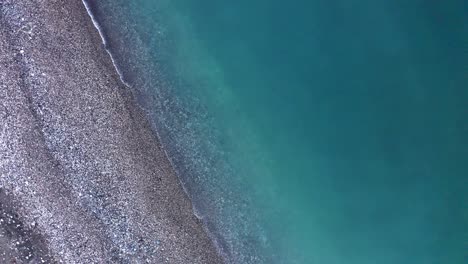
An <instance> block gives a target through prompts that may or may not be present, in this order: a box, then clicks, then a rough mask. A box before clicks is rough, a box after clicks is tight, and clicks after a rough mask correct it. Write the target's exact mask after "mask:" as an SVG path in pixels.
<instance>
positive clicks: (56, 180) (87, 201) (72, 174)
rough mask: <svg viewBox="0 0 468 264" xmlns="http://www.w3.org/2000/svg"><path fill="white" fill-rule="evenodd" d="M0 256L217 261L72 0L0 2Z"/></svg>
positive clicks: (13, 259) (3, 259) (4, 259)
mask: <svg viewBox="0 0 468 264" xmlns="http://www.w3.org/2000/svg"><path fill="white" fill-rule="evenodd" d="M0 254H1V256H0V263H41V262H42V261H43V262H44V263H55V262H63V263H174V264H178V263H184V264H191V263H194V264H195V263H222V260H221V259H220V257H219V255H218V254H217V252H216V249H215V247H214V246H213V243H212V242H211V240H210V239H209V237H208V235H207V234H206V232H205V231H204V228H203V225H202V223H201V222H200V221H199V220H198V219H197V218H196V217H195V216H194V214H193V212H192V206H191V203H190V201H189V199H188V198H187V196H186V194H185V192H184V191H183V188H182V186H181V184H180V182H179V179H178V178H177V175H176V174H175V173H174V170H173V168H172V167H171V164H170V162H169V161H168V159H167V157H166V155H165V152H164V151H163V149H162V148H161V146H160V144H159V142H158V140H157V137H156V136H155V134H154V133H153V132H152V130H151V128H150V125H149V123H148V122H147V120H146V117H145V115H144V113H143V112H142V111H140V110H139V108H138V107H137V106H136V103H135V101H134V99H133V98H132V96H131V93H130V92H129V89H128V87H126V86H125V85H124V84H122V82H121V81H120V79H119V76H118V74H117V73H116V71H115V69H114V67H113V65H112V62H111V60H110V57H109V55H108V54H107V53H106V51H105V49H104V48H103V45H102V40H101V38H100V36H99V34H98V31H97V30H96V28H95V27H94V26H93V23H92V21H91V19H90V17H89V16H88V14H87V13H86V9H85V7H84V5H83V3H82V2H81V1H79V0H67V1H59V0H21V1H18V0H0Z"/></svg>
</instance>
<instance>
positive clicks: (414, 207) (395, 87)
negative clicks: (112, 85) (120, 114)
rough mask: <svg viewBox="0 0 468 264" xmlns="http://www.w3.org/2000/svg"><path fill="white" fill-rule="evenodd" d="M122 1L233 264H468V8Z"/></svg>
mask: <svg viewBox="0 0 468 264" xmlns="http://www.w3.org/2000/svg"><path fill="white" fill-rule="evenodd" d="M104 2H106V1H104ZM117 2H119V3H120V4H118V5H117V4H115V7H116V8H117V9H118V10H121V12H123V13H126V14H127V16H123V17H120V18H119V19H121V20H124V21H125V20H127V23H130V25H125V26H123V25H124V23H122V24H121V25H115V27H119V26H120V27H125V28H130V27H134V28H135V29H136V33H132V34H134V35H132V36H138V40H139V42H138V46H137V44H136V42H135V44H134V46H133V48H134V49H142V50H145V52H146V53H145V52H143V53H142V54H146V55H142V56H143V57H144V58H143V57H139V58H138V59H140V60H141V61H142V64H144V65H145V67H147V68H146V70H147V71H150V70H149V69H150V68H151V67H153V68H157V69H158V70H157V71H156V72H158V74H159V75H158V76H156V77H157V78H156V77H155V74H152V75H151V76H152V77H154V78H155V79H158V78H159V79H164V78H165V79H167V81H166V82H164V85H161V84H160V83H159V82H157V81H154V80H153V82H151V81H145V82H141V81H140V83H145V84H142V85H140V86H145V85H147V86H148V87H147V88H145V89H142V90H145V91H144V92H142V93H143V94H147V95H153V97H154V98H156V99H154V101H149V102H146V103H143V105H144V107H146V108H147V109H148V111H149V112H152V113H153V115H152V116H153V118H154V122H155V124H156V125H155V127H156V130H160V131H159V132H160V134H161V137H162V140H163V142H165V143H166V147H167V148H168V151H169V153H170V155H171V156H172V157H173V160H174V162H175V164H176V167H177V168H178V171H179V172H180V174H181V179H182V181H183V182H184V183H185V186H186V188H187V189H188V191H189V193H190V194H191V197H192V199H193V200H194V203H195V207H196V209H197V214H199V215H200V216H202V217H204V219H205V221H206V222H207V224H208V226H209V228H210V230H212V231H213V232H214V233H215V234H217V235H218V237H219V240H218V243H219V244H220V245H221V247H222V248H223V249H224V251H225V252H227V253H226V254H227V255H228V257H229V258H230V259H231V260H232V261H233V262H234V263H319V264H344V263H346V264H355V263H356V264H367V263H369V264H374V263H379V264H386V263H388V264H395V263H398V264H406V263H408V264H410V263H411V264H419V263H420V264H428V263H434V264H435V263H440V264H452V263H453V264H462V263H468V191H467V189H468V4H467V2H465V1H461V0H460V1H456V0H453V1H416V0H409V1H408V0H406V1H403V0H401V1H388V0H373V1H371V0H363V1H358V2H350V1H343V0H340V1H305V0H304V1H302V0H294V1H289V2H285V1H279V0H269V1H267V0H250V1H247V0H238V1H215V0H204V1H195V0H174V1H150V0H138V1H132V2H131V3H130V2H125V1H121V2H120V1H117ZM103 8H105V7H103ZM101 16H105V15H104V14H101ZM128 21H130V22H128ZM128 36H129V35H127V37H128ZM134 39H135V38H134ZM129 47H132V45H128V44H127V48H129ZM110 49H111V50H112V45H111V46H110ZM116 52H117V51H116ZM122 56H123V57H125V56H124V55H122ZM143 61H145V62H144V63H143ZM125 63H126V62H125V60H122V63H121V64H122V67H125ZM127 64H128V63H127ZM146 65H152V66H146ZM153 68H151V69H153ZM133 78H135V82H138V80H137V79H138V77H133ZM141 78H145V77H143V76H141ZM149 79H150V78H149ZM131 82H132V79H131V78H130V83H131ZM148 83H149V84H148ZM136 86H138V85H136ZM140 86H138V87H140ZM161 102H163V103H161ZM168 102H169V103H168ZM171 102H172V103H171ZM174 102H176V103H174ZM166 104H167V105H168V106H166ZM161 105H162V106H161ZM174 105H175V106H174ZM175 109H177V110H175Z"/></svg>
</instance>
